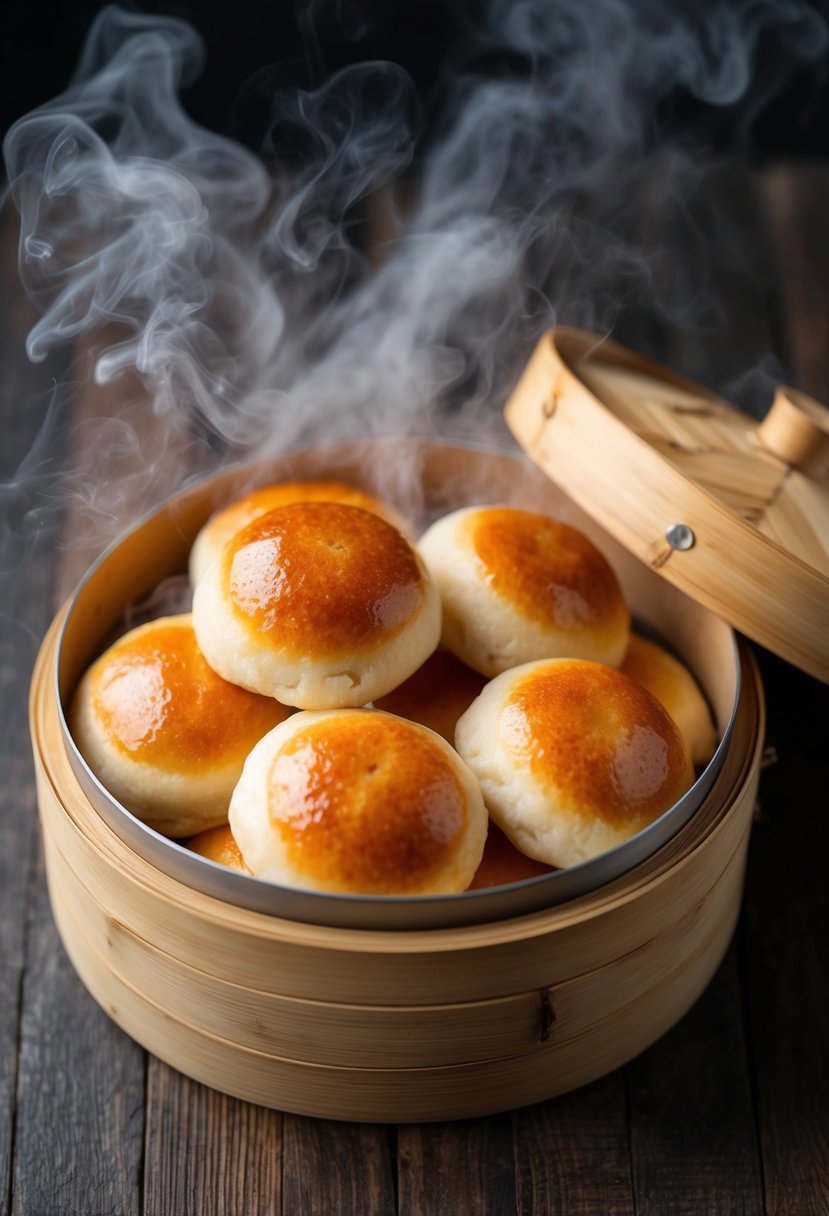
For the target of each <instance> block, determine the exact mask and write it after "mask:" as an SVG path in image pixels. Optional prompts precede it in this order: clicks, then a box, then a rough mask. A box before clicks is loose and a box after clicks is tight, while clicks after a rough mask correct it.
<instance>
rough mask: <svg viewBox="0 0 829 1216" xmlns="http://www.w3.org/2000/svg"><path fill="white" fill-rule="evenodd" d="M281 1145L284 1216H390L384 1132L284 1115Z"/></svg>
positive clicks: (391, 1173)
mask: <svg viewBox="0 0 829 1216" xmlns="http://www.w3.org/2000/svg"><path fill="white" fill-rule="evenodd" d="M282 1143H283V1166H282V1211H283V1213H284V1214H285V1216H332V1213H334V1212H342V1213H346V1212H355V1213H356V1212H360V1213H362V1212H365V1213H367V1214H368V1213H370V1216H394V1212H395V1195H394V1167H393V1162H392V1156H391V1152H390V1149H389V1137H388V1134H387V1132H386V1129H385V1128H383V1127H379V1126H376V1125H374V1124H369V1123H362V1124H361V1123H334V1122H331V1121H329V1120H326V1119H304V1118H301V1117H299V1116H297V1115H285V1117H284V1121H283V1131H282Z"/></svg>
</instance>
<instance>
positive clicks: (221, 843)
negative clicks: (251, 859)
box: [187, 823, 250, 874]
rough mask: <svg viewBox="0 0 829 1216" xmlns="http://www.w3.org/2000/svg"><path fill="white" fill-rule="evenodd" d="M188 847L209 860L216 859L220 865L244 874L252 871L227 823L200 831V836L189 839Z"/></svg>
mask: <svg viewBox="0 0 829 1216" xmlns="http://www.w3.org/2000/svg"><path fill="white" fill-rule="evenodd" d="M187 847H188V849H192V851H193V852H194V853H198V854H200V856H202V857H206V858H207V859H208V860H209V861H216V862H218V863H219V865H222V866H228V868H229V869H231V870H241V871H242V873H243V874H249V873H250V870H249V869H248V868H247V866H246V865H245V863H244V860H243V858H242V854H241V853H240V852H239V846H238V844H237V843H236V841H235V840H234V839H233V833H232V832H231V830H230V827H229V825H228V824H226V823H223V824H221V826H220V827H217V828H210V829H208V831H206V832H199V834H198V836H193V837H192V839H191V840H188V842H187Z"/></svg>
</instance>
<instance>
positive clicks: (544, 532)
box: [466, 507, 627, 644]
mask: <svg viewBox="0 0 829 1216" xmlns="http://www.w3.org/2000/svg"><path fill="white" fill-rule="evenodd" d="M466 526H467V528H468V529H469V543H470V544H471V547H472V549H473V551H474V553H475V557H476V559H477V561H478V562H480V564H481V565H482V566H483V567H484V569H485V570H486V576H487V581H488V582H489V584H490V586H491V587H492V589H493V591H495V593H496V594H497V595H500V596H501V597H502V598H503V599H505V600H509V601H510V602H511V603H512V604H514V606H515V608H516V609H517V610H518V612H520V613H521V615H522V616H525V617H527V618H529V619H530V620H536V621H538V622H539V623H540V624H544V625H546V624H551V625H552V626H553V627H554V628H557V629H563V630H568V631H569V630H576V631H581V630H585V631H589V632H590V633H591V635H593V637H594V638H595V639H596V641H597V642H599V644H601V643H603V642H605V641H606V640H607V639H608V638H609V637H610V636H611V635H613V634H615V632H616V630H617V628H618V624H619V621H620V620H622V621H626V620H627V609H626V608H625V606H624V602H623V600H622V594H621V591H620V590H619V584H618V583H617V581H616V577H615V575H614V573H613V571H612V570H611V568H610V566H609V565H608V563H607V561H606V560H605V558H604V557H603V556H602V554H601V553H600V552H599V550H598V549H597V548H596V546H595V545H594V544H593V542H592V541H591V540H589V539H588V538H587V537H586V536H585V535H584V533H582V532H579V531H578V530H577V529H576V528H571V527H570V525H569V524H564V523H560V522H559V521H558V520H555V519H551V518H550V517H549V516H547V515H539V514H536V513H535V512H532V511H522V510H519V509H518V508H515V507H489V508H487V509H485V510H480V511H477V512H475V514H473V515H472V516H470V518H469V520H468V521H467V525H466Z"/></svg>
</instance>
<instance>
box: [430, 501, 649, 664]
mask: <svg viewBox="0 0 829 1216" xmlns="http://www.w3.org/2000/svg"><path fill="white" fill-rule="evenodd" d="M496 516H497V517H498V518H499V519H500V520H502V521H506V523H507V524H509V523H510V521H513V520H514V521H515V523H516V526H517V527H521V528H523V529H524V530H526V529H527V527H528V525H529V526H530V527H534V528H537V529H539V530H540V531H542V532H548V533H550V534H555V533H559V534H560V535H561V536H562V538H563V540H564V541H565V542H566V543H567V544H569V545H570V546H572V545H573V543H574V542H575V543H576V545H577V546H578V549H579V554H578V561H579V562H580V563H581V564H582V566H583V571H584V572H583V573H582V574H579V573H578V572H577V577H576V580H575V581H576V582H581V583H583V584H584V585H585V586H586V587H587V588H588V590H591V589H593V588H595V590H596V596H595V599H594V601H593V602H590V599H589V596H588V597H585V596H583V595H582V593H581V591H580V589H579V588H578V587H577V586H575V585H573V586H562V587H561V588H560V590H559V593H558V597H557V605H556V604H555V603H554V602H553V597H552V596H550V597H549V598H550V610H549V611H545V607H546V605H545V604H544V603H542V599H543V596H542V597H534V596H533V588H534V587H535V586H537V585H538V584H539V583H541V584H542V586H543V583H544V581H545V580H544V575H545V572H548V573H549V578H547V579H546V582H547V584H548V585H550V586H552V584H553V583H554V582H555V573H556V571H555V557H554V555H550V556H549V557H548V556H547V555H545V556H544V557H543V558H538V557H537V556H536V555H532V556H531V557H530V558H529V559H527V558H526V556H525V555H522V552H521V549H520V547H519V544H518V543H517V545H516V553H515V554H514V555H511V554H510V553H509V552H508V551H507V552H505V551H501V552H500V553H499V554H498V557H499V569H498V570H497V571H496V574H497V577H493V570H492V569H491V568H489V567H488V566H487V564H486V563H485V562H483V561H482V560H481V556H480V553H479V551H478V549H477V547H476V534H477V528H478V527H480V526H481V525H482V524H485V523H486V521H487V520H488V519H490V518H493V517H496ZM506 531H507V532H508V529H507V530H506ZM507 543H508V537H507ZM418 548H419V550H420V553H421V555H422V556H423V559H424V561H425V562H426V565H427V567H428V569H429V571H430V572H431V575H432V577H433V579H434V580H435V583H436V584H437V586H438V590H439V591H440V596H441V603H442V609H443V627H442V637H441V640H442V642H443V644H444V646H446V647H447V649H449V650H451V651H452V652H453V653H454V654H455V655H457V657H458V658H459V659H461V661H462V662H464V663H466V664H468V666H470V667H472V668H474V669H475V670H476V671H479V672H481V674H483V675H485V676H489V677H492V676H496V675H499V674H500V673H501V672H503V671H508V670H509V669H510V668H512V667H517V666H519V665H520V664H522V663H527V662H531V661H533V660H535V659H541V658H553V657H555V658H583V659H592V660H595V661H597V662H603V663H609V664H610V665H612V666H615V665H617V664H618V663H619V662H620V661H621V659H622V658H623V656H624V653H625V650H626V648H627V643H628V636H629V630H630V617H629V614H628V611H627V608H626V606H625V604H624V600H623V598H622V594H621V591H620V589H619V586H618V583H617V582H616V579H615V577H614V575H613V572H612V571H611V569H610V567H609V566H608V564H607V562H606V561H605V559H604V558H603V556H602V555H601V554H600V553H599V551H598V550H597V549H596V548H595V546H593V545H592V542H590V541H589V540H588V538H587V537H585V536H583V535H582V534H581V533H577V532H576V530H575V529H571V528H569V527H568V526H567V525H562V524H559V523H557V521H554V520H550V519H547V517H545V516H540V515H537V514H534V513H530V512H524V511H521V510H519V509H517V508H500V507H499V508H492V507H464V508H461V509H460V510H458V511H454V512H452V513H451V514H450V515H447V516H444V517H443V518H442V519H439V520H437V521H436V522H435V523H434V524H432V525H431V527H430V528H428V529H427V530H426V532H425V533H424V534H423V536H422V537H421V538H420V541H419V542H418ZM530 562H531V563H532V566H533V570H532V579H529V580H528V579H527V577H526V575H527V573H528V566H529V563H530ZM567 564H568V570H569V571H572V570H573V568H574V566H576V565H577V564H578V563H577V562H574V561H573V560H572V559H571V558H568V562H567ZM569 577H570V576H569V575H568V578H569ZM571 581H572V579H571ZM528 584H529V589H528Z"/></svg>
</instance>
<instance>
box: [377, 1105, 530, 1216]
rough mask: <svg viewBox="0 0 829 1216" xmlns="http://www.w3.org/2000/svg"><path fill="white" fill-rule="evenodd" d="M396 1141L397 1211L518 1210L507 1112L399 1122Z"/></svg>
mask: <svg viewBox="0 0 829 1216" xmlns="http://www.w3.org/2000/svg"><path fill="white" fill-rule="evenodd" d="M397 1145H398V1155H397V1161H398V1192H399V1199H398V1203H399V1213H400V1216H443V1213H446V1212H463V1213H464V1214H465V1216H485V1214H486V1216H511V1214H512V1213H515V1212H516V1210H517V1208H516V1195H515V1164H514V1156H513V1145H512V1127H511V1121H510V1117H509V1115H499V1116H493V1117H492V1118H490V1119H471V1120H467V1121H464V1122H459V1123H435V1124H428V1125H425V1126H423V1127H418V1126H405V1127H401V1128H400V1129H399V1130H398V1136H397ZM539 1210H541V1209H539Z"/></svg>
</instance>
